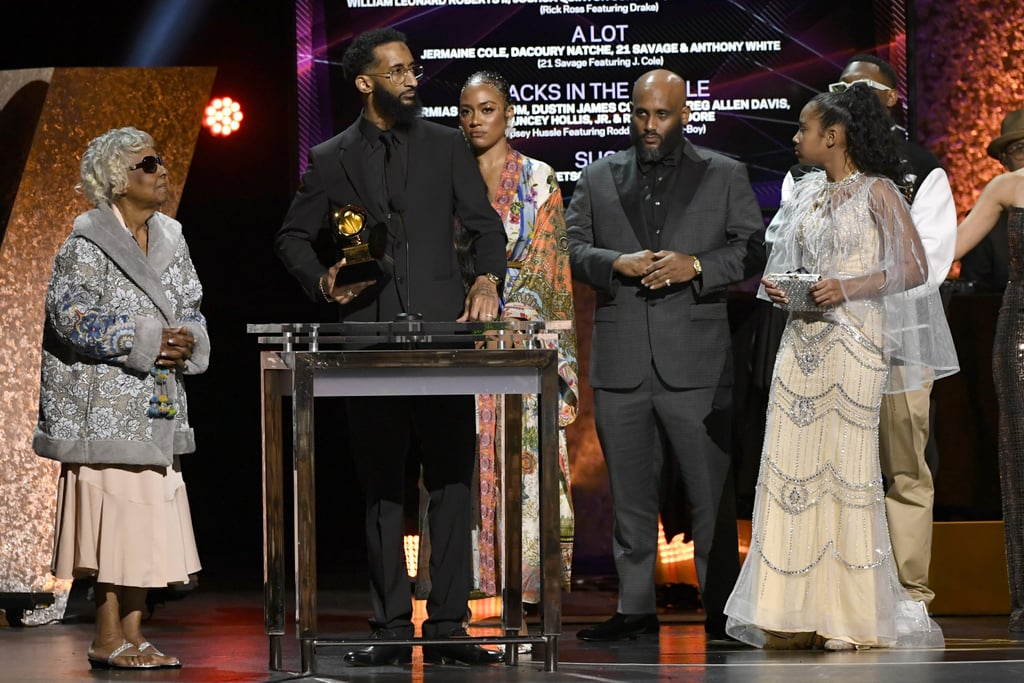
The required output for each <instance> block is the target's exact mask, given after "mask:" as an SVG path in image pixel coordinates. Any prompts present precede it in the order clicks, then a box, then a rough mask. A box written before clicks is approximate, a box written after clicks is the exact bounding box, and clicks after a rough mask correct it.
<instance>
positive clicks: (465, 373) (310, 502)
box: [249, 323, 562, 673]
mask: <svg viewBox="0 0 1024 683" xmlns="http://www.w3.org/2000/svg"><path fill="white" fill-rule="evenodd" d="M359 325H360V323H355V324H353V323H339V324H335V325H320V326H317V325H315V324H313V325H312V328H313V330H312V332H313V334H312V335H311V336H309V335H307V336H295V335H294V334H293V332H291V331H288V330H289V328H296V329H299V330H300V332H301V330H302V326H288V325H250V326H249V331H250V332H256V333H266V332H271V333H282V332H283V333H284V335H285V336H284V337H269V338H268V337H261V338H260V343H263V344H266V343H277V344H279V345H280V346H281V347H282V350H274V351H266V350H264V351H261V353H260V381H261V388H262V397H261V402H262V437H263V448H262V451H263V518H264V530H263V531H264V537H263V559H264V609H265V625H266V633H267V637H268V640H269V656H270V662H269V667H270V669H271V670H275V671H279V670H281V667H282V637H283V636H284V635H285V597H284V593H285V559H284V558H285V555H284V552H285V548H284V537H285V534H284V522H285V517H284V463H283V457H284V455H283V450H284V449H283V443H282V438H283V431H282V410H281V399H282V398H283V397H284V396H287V395H291V397H292V421H293V429H292V435H293V448H292V451H293V453H292V455H293V480H294V490H295V496H294V498H295V500H294V524H295V584H296V585H295V588H296V626H297V632H296V637H297V638H298V639H299V640H300V656H301V665H302V672H303V673H315V672H316V651H317V648H318V647H328V646H364V645H380V641H377V640H369V639H358V640H357V639H345V638H341V637H337V636H330V635H327V634H321V633H319V631H318V628H317V595H316V590H317V570H316V491H315V477H314V471H315V444H314V436H313V435H314V429H313V427H314V422H313V420H314V418H313V402H314V399H315V398H316V397H321V396H323V397H326V396H401V395H452V394H501V395H505V396H509V397H511V398H513V399H514V398H516V397H518V396H521V395H522V394H537V395H538V402H539V416H538V430H539V446H540V468H539V476H540V491H541V492H540V497H541V506H540V520H541V524H540V554H541V598H542V602H543V605H542V617H541V627H542V633H541V634H540V635H527V636H520V635H518V632H519V628H520V626H521V625H522V563H521V562H519V561H514V560H511V559H510V560H509V561H507V562H505V580H504V585H505V588H504V590H503V593H502V608H503V619H502V623H503V625H504V635H501V636H494V637H469V638H459V639H458V642H459V643H477V644H482V643H503V644H505V645H506V648H505V663H506V664H507V665H515V664H517V661H518V647H517V645H518V644H520V643H535V644H541V645H544V646H545V652H544V666H545V670H546V671H555V670H556V669H557V664H558V636H559V635H560V633H561V626H562V624H561V622H562V601H561V579H560V574H561V552H560V549H559V524H558V519H559V503H558V432H557V429H558V356H557V352H556V351H554V350H553V349H536V348H528V349H521V348H512V349H502V348H498V349H475V348H433V347H432V348H428V349H422V348H397V349H387V350H354V351H353V350H321V348H320V347H321V346H325V345H329V344H330V343H332V342H338V341H339V340H340V341H342V342H349V343H351V342H353V341H354V339H353V338H352V337H345V336H336V337H330V336H325V335H324V334H323V332H325V331H328V330H326V329H324V328H331V327H336V328H345V327H349V328H351V327H352V326H359ZM364 325H368V326H369V325H377V326H378V327H379V325H381V324H372V323H366V324H364ZM383 325H390V326H394V325H395V324H394V323H384V324H383ZM450 325H456V326H457V325H459V324H454V323H452V324H450ZM462 325H465V324H462ZM507 325H509V323H490V324H488V325H487V326H488V328H489V329H491V330H492V332H491V334H492V335H493V334H495V332H494V330H495V328H498V330H497V334H499V335H502V334H504V333H505V332H506V331H508V330H509V328H508V327H507ZM511 325H512V327H515V326H517V325H518V326H519V327H522V326H523V323H512V324H511ZM317 328H320V329H319V330H318V329H317ZM502 328H504V329H502ZM392 331H393V330H392ZM477 332H478V334H477V335H470V336H468V337H467V336H466V335H462V336H460V337H458V338H459V339H460V340H465V339H467V338H468V339H471V340H472V339H475V338H477V337H479V338H481V339H484V338H486V337H483V336H480V334H479V330H477ZM318 333H319V334H318ZM538 336H543V335H538ZM549 336H550V335H549ZM393 338H394V337H393ZM453 338H454V337H453ZM490 338H491V339H493V338H494V337H493V336H491V337H490ZM510 338H511V336H510ZM398 339H401V337H398ZM418 339H422V338H418ZM429 339H430V341H431V344H432V345H442V346H443V342H442V343H438V342H437V340H438V339H444V337H442V336H439V335H435V336H433V337H430V338H429ZM413 341H414V342H416V341H417V339H413ZM303 344H304V345H305V347H306V350H295V346H299V345H303ZM413 345H416V344H413ZM462 345H463V346H464V345H465V342H464V341H462ZM499 345H500V344H499ZM505 427H506V452H509V453H517V452H521V450H522V445H521V437H522V401H521V400H507V401H506V402H505ZM504 461H505V469H504V473H503V476H504V481H505V487H504V489H505V493H504V495H505V538H504V544H505V548H504V549H505V556H506V557H507V558H521V556H522V544H521V533H522V491H521V487H522V478H521V477H522V463H521V458H516V457H511V458H509V457H507V458H505V459H504ZM552 520H553V521H552ZM410 599H412V598H411V595H410ZM388 642H389V643H393V644H402V645H443V644H449V643H451V642H452V641H451V640H447V639H426V638H412V639H409V640H404V641H388Z"/></svg>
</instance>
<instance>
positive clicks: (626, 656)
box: [0, 585, 1024, 683]
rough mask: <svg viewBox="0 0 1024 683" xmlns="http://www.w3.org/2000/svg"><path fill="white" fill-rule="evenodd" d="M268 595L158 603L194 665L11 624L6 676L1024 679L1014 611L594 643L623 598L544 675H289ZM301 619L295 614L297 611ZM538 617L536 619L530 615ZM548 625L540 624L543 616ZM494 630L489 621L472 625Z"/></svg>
mask: <svg viewBox="0 0 1024 683" xmlns="http://www.w3.org/2000/svg"><path fill="white" fill-rule="evenodd" d="M262 599H263V597H262V592H261V591H260V590H259V588H258V586H253V587H250V589H241V588H239V587H237V586H236V587H229V588H221V589H214V588H213V587H210V586H206V585H200V587H199V588H197V589H196V590H195V591H193V592H191V593H190V594H189V595H188V596H187V597H186V598H184V599H182V600H179V601H173V602H169V603H167V604H165V605H163V606H159V607H158V608H157V609H156V612H155V614H154V615H153V617H152V618H150V619H149V620H148V621H147V623H146V628H145V633H146V635H147V636H148V637H149V638H151V639H152V640H153V641H154V642H155V643H156V644H157V645H158V647H160V648H161V649H163V650H164V651H165V652H167V653H170V654H174V655H176V656H178V657H179V658H180V659H181V660H182V661H183V662H184V664H185V666H184V667H183V668H182V669H179V670H156V671H138V672H135V671H122V672H103V671H94V670H90V669H89V666H88V663H87V662H86V650H87V648H88V645H89V641H90V639H91V637H92V630H93V625H92V624H91V623H90V622H89V619H88V616H86V617H85V618H83V619H79V620H77V621H74V620H73V623H63V624H51V625H46V626H35V627H22V628H2V629H0V680H4V681H11V682H12V683H14V682H16V683H29V682H36V681H39V682H42V681H46V682H48V683H49V682H53V681H89V682H92V683H100V682H105V681H138V680H144V681H147V682H152V683H157V682H161V683H162V682H165V681H181V682H185V681H187V682H188V683H224V682H229V681H231V682H238V683H256V682H260V683H262V682H268V683H269V682H278V681H325V682H327V681H331V682H333V681H353V682H360V681H367V682H369V681H373V682H390V681H436V682H438V683H442V682H443V683H459V682H462V681H474V682H476V681H481V682H487V681H493V682H508V683H526V682H528V681H529V682H533V681H538V682H544V683H562V682H567V681H574V682H578V681H599V682H604V681H606V682H609V683H640V682H646V681H652V682H653V681H658V682H662V681H679V682H682V683H686V682H690V681H736V682H742V683H752V682H755V681H756V682H757V683H768V682H773V681H780V682H784V683H798V682H800V681H828V682H829V683H864V682H865V681H872V682H875V681H898V682H899V683H917V682H922V683H923V682H925V681H927V682H930V683H962V682H964V681H970V682H971V683H975V682H991V683H1002V682H1007V683H1009V682H1010V681H1012V682H1014V683H1017V682H1019V681H1022V680H1024V634H1017V635H1016V637H1014V636H1012V635H1011V634H1009V633H1008V632H1007V630H1006V617H1005V616H992V617H947V618H941V617H940V618H938V619H937V621H938V622H939V624H940V625H941V626H942V628H943V630H944V632H945V635H946V649H944V650H904V651H899V650H880V649H875V650H866V651H861V652H848V653H847V652H841V653H832V652H819V651H811V652H808V651H792V652H780V651H774V652H773V651H767V652H766V651H760V650H754V649H751V648H748V647H745V646H741V645H709V644H708V643H707V642H706V640H705V637H704V631H703V627H702V624H701V616H700V614H699V613H697V612H694V611H687V610H679V611H665V612H664V613H663V614H662V615H661V619H662V630H661V634H660V636H658V637H647V638H638V639H637V640H634V641H626V642H621V643H613V644H592V643H583V642H581V641H579V640H577V639H576V637H575V634H576V631H577V630H579V629H580V628H582V627H583V626H584V625H586V624H590V623H594V622H596V621H599V620H601V619H602V618H603V617H604V616H606V615H608V614H610V613H611V611H613V610H614V607H615V597H614V594H611V593H607V592H593V591H591V592H585V593H573V594H570V595H568V596H567V598H566V601H565V605H564V609H565V619H564V621H565V623H564V630H563V635H562V638H561V639H560V641H559V650H560V652H559V659H560V661H559V666H558V671H557V672H555V673H544V671H543V662H542V661H534V660H532V659H531V656H530V655H523V656H521V658H520V663H519V665H518V666H516V667H506V666H490V667H472V668H469V667H452V666H438V665H424V664H423V663H422V660H421V657H420V652H419V648H416V649H414V654H413V663H412V665H411V666H406V667H378V668H365V669H360V668H352V667H349V666H347V665H346V664H345V663H344V662H343V661H342V655H343V654H344V649H339V648H330V649H329V650H325V651H321V654H320V655H319V656H318V671H317V673H316V674H315V675H307V676H303V675H301V674H300V673H298V669H299V655H298V643H297V641H295V639H294V637H293V636H292V635H291V634H294V630H293V629H290V630H289V633H290V635H289V636H288V637H286V639H285V661H284V665H285V668H286V669H288V671H283V672H271V671H269V670H268V667H267V659H268V653H267V639H266V636H265V635H264V633H263V604H262ZM364 603H365V596H364V595H363V594H362V593H360V592H357V591H325V592H324V593H323V594H322V596H321V610H320V626H321V629H323V630H325V631H326V630H330V631H331V632H343V633H345V634H346V635H348V634H351V636H352V637H364V636H365V635H366V630H365V629H366V626H365V624H366V622H365V618H366V613H365V611H364V606H363V605H364ZM289 614H293V612H291V611H290V612H289ZM530 621H531V622H533V621H534V620H532V619H531V620H530ZM532 625H533V626H534V627H536V623H532ZM472 631H473V632H475V633H476V634H483V633H494V632H495V631H494V630H493V629H492V627H490V626H489V625H484V626H481V627H479V628H474V629H472Z"/></svg>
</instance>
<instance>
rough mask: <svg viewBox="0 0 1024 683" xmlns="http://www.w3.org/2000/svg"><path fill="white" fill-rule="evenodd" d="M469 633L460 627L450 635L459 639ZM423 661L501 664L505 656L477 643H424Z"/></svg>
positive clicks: (431, 662)
mask: <svg viewBox="0 0 1024 683" xmlns="http://www.w3.org/2000/svg"><path fill="white" fill-rule="evenodd" d="M466 635H468V634H467V633H466V631H465V630H463V629H459V630H458V631H455V632H454V633H452V634H450V636H449V637H451V638H453V639H458V637H459V636H466ZM423 661H424V662H425V663H427V664H464V665H465V664H469V665H473V664H500V663H501V662H503V661H505V656H504V655H503V654H501V653H500V652H497V651H496V650H488V649H487V648H484V647H480V646H479V645H477V644H475V643H453V644H452V645H424V646H423Z"/></svg>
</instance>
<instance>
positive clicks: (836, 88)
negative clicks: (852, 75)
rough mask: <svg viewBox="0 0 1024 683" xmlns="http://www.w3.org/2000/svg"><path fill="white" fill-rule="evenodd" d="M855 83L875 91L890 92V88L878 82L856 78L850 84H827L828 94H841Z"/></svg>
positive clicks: (842, 82) (841, 82)
mask: <svg viewBox="0 0 1024 683" xmlns="http://www.w3.org/2000/svg"><path fill="white" fill-rule="evenodd" d="M857 83H863V84H864V85H866V86H868V87H869V88H874V89H875V90H892V88H891V87H890V86H888V85H885V84H884V83H879V82H878V81H873V80H871V79H870V78H858V79H857V80H855V81H853V82H852V83H847V82H846V81H839V82H838V83H829V84H828V91H829V92H843V91H845V90H847V89H848V88H849V87H850V86H851V85H855V84H857Z"/></svg>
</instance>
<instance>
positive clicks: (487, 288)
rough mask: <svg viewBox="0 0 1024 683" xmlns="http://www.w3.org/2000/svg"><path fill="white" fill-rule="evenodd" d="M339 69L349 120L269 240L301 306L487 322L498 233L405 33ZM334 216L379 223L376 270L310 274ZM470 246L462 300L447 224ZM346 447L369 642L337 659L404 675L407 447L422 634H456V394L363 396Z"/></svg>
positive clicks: (317, 269) (484, 654)
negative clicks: (308, 301) (431, 104)
mask: <svg viewBox="0 0 1024 683" xmlns="http://www.w3.org/2000/svg"><path fill="white" fill-rule="evenodd" d="M343 70H344V73H345V77H346V79H347V80H349V81H350V82H351V83H352V84H353V85H354V86H355V88H356V90H357V92H358V93H359V94H360V96H361V98H362V101H363V110H362V113H361V114H360V116H359V117H358V118H357V119H356V120H355V121H354V122H353V123H352V125H351V126H349V127H348V128H347V129H345V130H344V131H343V132H341V133H340V134H338V135H336V136H335V137H333V138H331V139H329V140H327V141H326V142H323V143H321V144H319V145H317V146H315V147H313V148H312V150H310V152H309V161H308V165H307V168H306V171H305V172H304V174H303V176H302V183H301V186H300V187H299V189H298V191H297V192H296V194H295V197H294V199H293V201H292V204H291V207H290V208H289V210H288V213H287V215H286V217H285V219H284V223H283V225H282V227H281V229H280V230H279V231H278V234H277V238H276V241H275V247H276V250H277V254H278V256H279V257H280V259H281V261H282V262H283V263H284V265H285V266H286V267H287V269H288V271H289V272H290V273H291V274H292V275H293V276H294V277H295V278H296V279H297V280H298V281H299V284H300V285H301V286H302V289H303V291H304V292H306V294H307V296H309V297H311V298H313V299H315V300H320V301H325V302H327V303H330V304H336V305H337V306H338V313H339V315H340V318H341V319H342V320H343V321H391V320H395V319H398V318H399V317H400V316H401V317H414V318H421V319H423V320H426V321H445V320H452V321H454V320H461V321H467V320H469V321H489V320H494V319H495V318H496V317H497V315H498V313H499V303H500V301H499V296H498V291H499V287H500V286H501V284H502V282H503V280H504V276H505V231H504V229H503V227H502V225H501V221H500V220H499V219H498V216H497V215H496V214H495V213H494V210H493V209H492V208H491V206H490V204H489V203H488V202H487V191H486V188H485V187H484V183H483V180H482V179H481V177H480V172H479V170H478V169H477V165H476V163H475V161H474V159H473V155H472V154H471V153H470V151H469V148H468V146H467V145H466V142H465V140H464V139H463V137H462V135H461V133H460V132H459V131H458V130H456V129H452V128H447V127H445V126H440V125H437V124H434V123H430V122H427V121H424V120H422V119H421V118H419V111H420V108H421V105H420V100H419V96H418V93H417V85H418V83H419V79H420V78H421V77H422V76H423V69H422V67H421V66H420V65H419V64H418V63H416V61H415V60H414V59H413V56H412V52H411V51H410V50H409V47H408V45H407V44H406V38H405V35H404V34H402V33H401V32H399V31H396V30H394V29H391V28H382V29H374V30H371V31H367V32H365V33H362V34H360V35H359V36H357V37H356V38H355V39H354V40H353V42H352V44H351V45H350V47H349V48H348V50H347V51H346V53H345V55H344V58H343ZM346 205H356V206H358V207H360V208H361V209H362V210H364V211H365V213H366V215H367V224H368V225H375V224H378V223H383V224H384V225H385V226H386V229H387V235H388V238H387V247H386V254H385V255H384V258H382V259H381V260H380V263H381V267H382V274H381V275H380V276H379V277H377V278H376V279H373V280H367V281H362V282H357V283H354V284H348V285H343V284H339V283H337V282H336V280H337V276H338V272H339V270H341V269H342V268H344V267H345V265H344V261H339V262H337V263H333V264H332V265H329V266H325V265H322V262H321V260H320V258H318V254H317V250H316V248H315V245H316V244H317V240H318V237H319V236H320V233H321V230H324V229H327V227H328V214H329V213H331V212H332V211H334V210H337V209H338V208H340V207H344V206H346ZM456 215H458V217H459V220H460V221H461V224H462V226H463V228H464V229H465V230H466V231H467V232H468V233H469V234H470V236H471V237H472V238H473V258H474V263H475V265H476V267H477V268H478V271H477V272H476V273H475V276H474V278H473V282H472V285H471V287H470V288H469V291H468V293H467V292H466V289H465V288H464V286H463V279H462V275H461V273H460V270H459V263H458V258H457V255H456V251H455V237H454V232H455V231H454V216H456ZM345 405H346V412H347V418H348V420H347V423H348V425H349V440H350V451H351V454H352V458H353V461H354V463H355V466H356V470H357V474H358V476H359V480H360V484H361V486H362V489H363V492H364V495H365V497H366V539H367V550H368V555H369V558H368V561H369V571H370V584H371V585H370V597H371V602H372V605H373V617H372V618H371V620H370V626H371V628H372V635H371V638H373V639H375V640H380V641H381V643H380V644H375V645H372V646H370V647H367V648H363V649H360V650H356V651H353V652H349V653H348V654H346V655H345V661H346V662H348V663H349V664H352V665H355V666H379V665H383V664H408V663H409V662H410V661H411V658H412V648H411V646H409V645H407V644H393V643H389V642H388V641H392V640H407V639H409V638H411V637H412V636H413V633H414V628H413V623H412V596H411V592H410V588H409V577H408V575H407V574H406V566H405V554H404V550H403V535H404V500H403V499H404V473H405V464H404V463H405V459H406V457H407V455H408V452H409V451H410V447H411V446H412V444H413V441H414V440H415V443H416V446H417V447H418V448H417V450H418V451H419V453H420V460H421V465H422V473H423V483H424V486H425V488H426V490H427V491H428V493H429V498H430V500H429V510H430V538H431V543H432V547H433V554H432V557H431V562H430V576H431V582H432V584H431V590H430V595H429V596H428V598H427V619H426V621H425V622H424V623H423V626H422V634H423V636H424V637H425V638H431V639H434V638H452V639H458V638H459V637H460V636H465V635H466V631H465V628H464V626H463V619H464V617H465V616H466V614H467V604H468V599H469V594H470V576H471V570H470V517H471V509H470V485H471V480H472V476H473V466H474V465H473V462H474V461H473V459H474V457H475V454H476V447H475V440H476V430H475V425H474V406H473V399H472V397H471V396H423V397H418V396H417V397H373V398H353V399H348V400H346V401H345ZM423 659H424V661H425V662H428V663H445V664H447V663H461V664H491V663H496V662H499V661H501V655H500V654H499V653H498V652H496V651H495V650H492V649H487V648H483V647H481V646H479V645H476V644H469V643H457V642H454V640H453V643H452V644H445V645H424V646H423Z"/></svg>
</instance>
